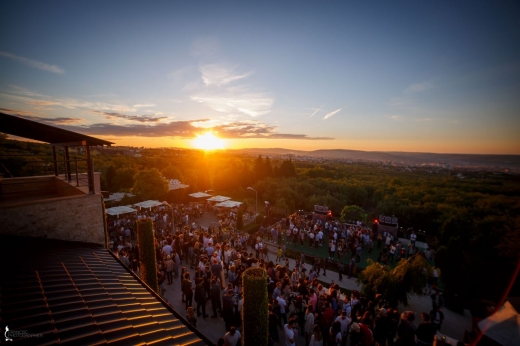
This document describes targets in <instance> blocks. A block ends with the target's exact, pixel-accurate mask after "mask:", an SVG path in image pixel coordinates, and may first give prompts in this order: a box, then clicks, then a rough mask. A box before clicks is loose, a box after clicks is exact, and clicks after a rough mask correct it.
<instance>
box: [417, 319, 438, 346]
mask: <svg viewBox="0 0 520 346" xmlns="http://www.w3.org/2000/svg"><path fill="white" fill-rule="evenodd" d="M421 318H422V323H421V324H419V325H418V326H417V330H416V331H415V336H416V337H417V346H431V345H433V340H434V337H435V334H437V326H436V325H435V324H433V323H431V321H430V315H429V314H427V313H426V312H423V313H422V314H421Z"/></svg>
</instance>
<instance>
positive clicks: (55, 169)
mask: <svg viewBox="0 0 520 346" xmlns="http://www.w3.org/2000/svg"><path fill="white" fill-rule="evenodd" d="M52 156H53V158H54V175H55V176H58V159H57V158H56V147H55V146H52Z"/></svg>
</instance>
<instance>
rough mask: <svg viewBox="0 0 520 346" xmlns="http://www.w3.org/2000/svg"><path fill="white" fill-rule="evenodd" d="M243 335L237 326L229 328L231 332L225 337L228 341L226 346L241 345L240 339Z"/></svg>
mask: <svg viewBox="0 0 520 346" xmlns="http://www.w3.org/2000/svg"><path fill="white" fill-rule="evenodd" d="M241 337H242V335H241V334H240V332H239V331H238V330H237V329H236V328H235V326H231V328H229V331H228V332H227V333H226V335H224V339H225V340H226V345H229V346H237V345H238V344H239V343H238V342H239V340H240V338H241Z"/></svg>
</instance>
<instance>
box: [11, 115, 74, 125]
mask: <svg viewBox="0 0 520 346" xmlns="http://www.w3.org/2000/svg"><path fill="white" fill-rule="evenodd" d="M14 115H18V116H20V117H21V118H25V119H29V120H32V121H37V122H40V123H44V124H49V125H69V124H75V123H80V122H82V121H83V119H82V118H64V117H58V118H46V117H40V116H34V115H24V114H20V113H18V114H14Z"/></svg>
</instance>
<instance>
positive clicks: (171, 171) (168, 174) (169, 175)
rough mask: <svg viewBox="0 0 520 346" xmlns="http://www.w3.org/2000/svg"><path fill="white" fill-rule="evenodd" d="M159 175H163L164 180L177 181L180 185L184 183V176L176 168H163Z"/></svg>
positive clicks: (170, 166)
mask: <svg viewBox="0 0 520 346" xmlns="http://www.w3.org/2000/svg"><path fill="white" fill-rule="evenodd" d="M161 173H162V174H163V175H164V177H165V178H166V179H177V180H179V181H180V182H181V183H183V182H184V175H183V174H182V172H181V170H180V169H179V167H177V166H173V165H169V166H168V167H166V168H163V169H162V170H161Z"/></svg>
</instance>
